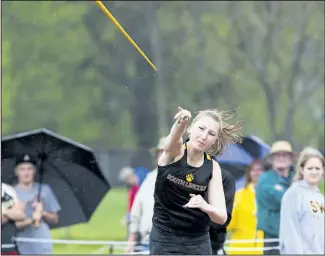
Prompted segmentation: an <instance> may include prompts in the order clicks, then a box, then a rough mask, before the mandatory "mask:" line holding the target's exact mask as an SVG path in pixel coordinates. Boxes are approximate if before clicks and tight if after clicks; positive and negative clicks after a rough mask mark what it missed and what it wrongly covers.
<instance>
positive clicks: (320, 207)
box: [310, 201, 325, 213]
mask: <svg viewBox="0 0 325 256" xmlns="http://www.w3.org/2000/svg"><path fill="white" fill-rule="evenodd" d="M310 206H311V210H312V211H313V212H314V213H317V212H318V211H320V212H321V213H324V211H325V209H324V204H322V203H319V202H317V201H310Z"/></svg>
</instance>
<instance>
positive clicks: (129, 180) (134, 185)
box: [120, 167, 140, 225]
mask: <svg viewBox="0 0 325 256" xmlns="http://www.w3.org/2000/svg"><path fill="white" fill-rule="evenodd" d="M120 180H121V181H122V182H124V183H125V184H126V185H127V186H128V187H129V191H128V204H127V205H128V209H127V215H126V216H125V218H124V221H123V222H124V223H126V224H127V225H129V222H130V213H131V209H132V205H133V201H134V198H135V195H136V193H137V192H138V190H139V187H140V186H139V180H138V177H137V176H136V174H135V172H134V169H133V168H131V167H124V168H122V169H121V171H120Z"/></svg>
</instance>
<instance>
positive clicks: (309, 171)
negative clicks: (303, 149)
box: [301, 157, 324, 186]
mask: <svg viewBox="0 0 325 256" xmlns="http://www.w3.org/2000/svg"><path fill="white" fill-rule="evenodd" d="M301 171H302V174H303V177H304V180H306V181H307V182H308V183H309V184H310V185H313V186H316V185H318V183H319V181H320V180H321V179H322V176H323V174H324V166H323V163H322V161H321V160H320V159H319V158H318V157H312V158H310V159H309V160H307V161H306V163H305V165H304V166H303V168H302V169H301Z"/></svg>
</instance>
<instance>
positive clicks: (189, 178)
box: [167, 173, 207, 191]
mask: <svg viewBox="0 0 325 256" xmlns="http://www.w3.org/2000/svg"><path fill="white" fill-rule="evenodd" d="M167 179H168V180H170V181H171V182H173V183H174V184H177V185H180V186H183V187H187V188H191V189H194V190H197V191H205V190H206V189H207V186H202V185H197V184H194V183H191V182H192V181H193V179H194V176H193V174H192V173H190V174H187V175H186V176H185V179H186V181H185V180H182V179H179V178H176V177H175V176H173V175H171V174H168V176H167Z"/></svg>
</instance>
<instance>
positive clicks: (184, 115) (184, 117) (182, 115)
mask: <svg viewBox="0 0 325 256" xmlns="http://www.w3.org/2000/svg"><path fill="white" fill-rule="evenodd" d="M191 118H192V114H191V112H190V111H188V110H186V109H182V108H181V107H178V112H177V114H176V115H175V116H174V119H175V120H178V123H179V124H184V123H188V122H189V121H190V119H191Z"/></svg>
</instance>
